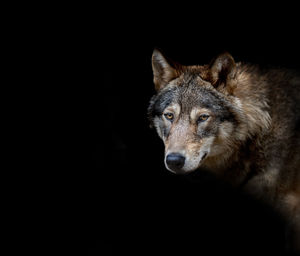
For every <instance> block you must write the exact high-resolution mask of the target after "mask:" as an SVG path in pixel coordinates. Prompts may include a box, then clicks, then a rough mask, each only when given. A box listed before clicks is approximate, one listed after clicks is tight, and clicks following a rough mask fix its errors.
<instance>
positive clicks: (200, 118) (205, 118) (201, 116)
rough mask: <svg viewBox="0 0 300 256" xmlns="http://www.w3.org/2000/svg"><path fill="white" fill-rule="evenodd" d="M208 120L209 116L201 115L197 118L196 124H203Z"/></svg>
mask: <svg viewBox="0 0 300 256" xmlns="http://www.w3.org/2000/svg"><path fill="white" fill-rule="evenodd" d="M208 118H209V115H207V114H202V115H200V116H199V118H198V123H200V122H204V121H206V120H207V119H208Z"/></svg>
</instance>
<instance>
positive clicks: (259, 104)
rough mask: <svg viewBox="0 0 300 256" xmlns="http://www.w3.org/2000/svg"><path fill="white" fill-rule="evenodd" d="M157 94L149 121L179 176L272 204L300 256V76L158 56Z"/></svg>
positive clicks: (225, 60)
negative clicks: (200, 178)
mask: <svg viewBox="0 0 300 256" xmlns="http://www.w3.org/2000/svg"><path fill="white" fill-rule="evenodd" d="M152 70H153V80H154V85H155V90H156V94H155V95H154V96H153V97H152V98H151V100H150V105H149V108H148V117H149V119H150V123H151V126H152V127H155V129H156V131H157V133H158V135H159V137H160V138H161V139H162V140H163V142H164V145H165V156H164V163H165V166H166V168H167V169H168V170H169V171H171V172H173V173H176V174H187V173H190V172H193V171H195V170H201V169H205V170H209V171H211V172H213V173H214V174H215V175H216V176H217V177H219V178H221V179H223V180H225V181H226V182H228V183H229V184H231V185H233V186H234V187H241V188H242V189H243V190H244V191H247V192H249V193H251V194H252V195H253V196H255V197H256V198H258V199H259V200H262V201H264V202H266V203H267V204H270V205H271V206H272V207H274V209H276V210H278V211H279V212H280V213H282V214H283V216H285V217H286V219H287V220H288V223H289V226H290V227H292V228H290V230H293V231H291V232H289V233H290V234H292V235H290V241H291V242H290V244H292V247H293V248H294V250H295V251H296V252H300V76H299V73H298V72H297V71H292V70H287V69H282V68H268V69H266V68H261V67H259V66H258V65H253V64H249V63H243V62H235V60H234V59H233V57H232V56H231V55H230V54H229V53H228V52H224V53H222V54H220V55H219V56H217V57H216V58H214V59H213V60H212V61H211V62H210V63H209V64H206V65H192V66H186V65H181V64H179V63H178V62H175V61H172V60H171V59H169V58H168V57H166V56H165V55H164V54H162V52H161V51H159V50H158V49H155V50H154V52H153V54H152Z"/></svg>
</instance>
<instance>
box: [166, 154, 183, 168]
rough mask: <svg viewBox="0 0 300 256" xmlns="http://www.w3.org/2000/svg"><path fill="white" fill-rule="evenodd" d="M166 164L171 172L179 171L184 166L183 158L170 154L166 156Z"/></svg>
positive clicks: (179, 155)
mask: <svg viewBox="0 0 300 256" xmlns="http://www.w3.org/2000/svg"><path fill="white" fill-rule="evenodd" d="M166 163H167V165H168V167H169V168H170V169H171V170H173V171H180V170H181V168H182V167H183V166H184V163H185V157H184V156H183V155H181V154H179V153H170V154H168V155H167V158H166Z"/></svg>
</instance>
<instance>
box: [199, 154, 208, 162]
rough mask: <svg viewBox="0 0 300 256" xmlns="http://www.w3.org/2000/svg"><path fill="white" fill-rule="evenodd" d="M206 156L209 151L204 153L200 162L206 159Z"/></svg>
mask: <svg viewBox="0 0 300 256" xmlns="http://www.w3.org/2000/svg"><path fill="white" fill-rule="evenodd" d="M206 156H207V152H205V153H204V155H203V156H202V157H201V160H200V162H202V161H203V159H204V158H205V157H206Z"/></svg>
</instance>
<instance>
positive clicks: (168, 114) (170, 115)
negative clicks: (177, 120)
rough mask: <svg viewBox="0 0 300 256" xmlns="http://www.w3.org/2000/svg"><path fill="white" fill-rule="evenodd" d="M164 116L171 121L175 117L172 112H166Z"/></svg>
mask: <svg viewBox="0 0 300 256" xmlns="http://www.w3.org/2000/svg"><path fill="white" fill-rule="evenodd" d="M164 116H165V118H166V119H168V120H169V121H173V119H174V115H173V114H172V113H166V114H164Z"/></svg>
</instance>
